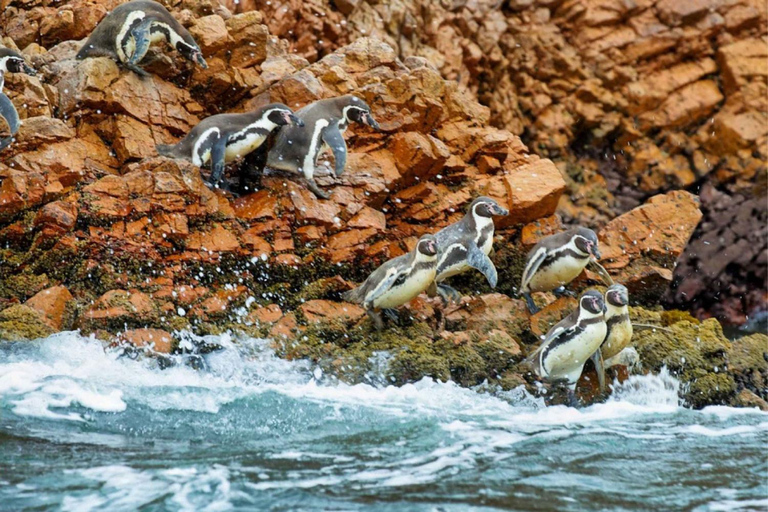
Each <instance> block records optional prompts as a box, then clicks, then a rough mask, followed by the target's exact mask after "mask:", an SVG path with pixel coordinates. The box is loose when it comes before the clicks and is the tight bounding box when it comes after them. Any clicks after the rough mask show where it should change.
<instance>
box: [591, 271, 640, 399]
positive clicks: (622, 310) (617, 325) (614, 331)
mask: <svg viewBox="0 0 768 512" xmlns="http://www.w3.org/2000/svg"><path fill="white" fill-rule="evenodd" d="M604 302H605V307H606V311H605V324H606V326H607V328H608V330H607V331H606V335H605V339H604V340H603V343H602V344H601V345H600V350H599V352H600V353H599V354H595V357H594V359H593V361H594V363H595V371H596V372H597V380H598V384H599V386H600V391H603V390H604V389H605V369H606V368H608V366H606V364H605V361H606V360H608V359H611V358H613V357H614V356H616V355H617V354H618V353H619V352H621V351H622V350H624V349H625V348H626V347H627V346H628V345H629V342H630V340H631V339H632V321H631V320H630V319H629V308H628V305H629V291H628V290H627V287H626V286H624V285H622V284H614V285H613V286H611V287H609V288H608V290H606V292H605V301H604Z"/></svg>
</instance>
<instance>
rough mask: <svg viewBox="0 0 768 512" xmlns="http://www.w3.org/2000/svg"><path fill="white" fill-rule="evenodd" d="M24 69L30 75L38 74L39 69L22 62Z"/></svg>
mask: <svg viewBox="0 0 768 512" xmlns="http://www.w3.org/2000/svg"><path fill="white" fill-rule="evenodd" d="M22 69H23V70H24V72H25V73H26V74H28V75H32V76H35V75H36V74H37V71H36V70H35V68H33V67H32V66H30V65H28V64H27V63H26V62H25V63H24V64H22Z"/></svg>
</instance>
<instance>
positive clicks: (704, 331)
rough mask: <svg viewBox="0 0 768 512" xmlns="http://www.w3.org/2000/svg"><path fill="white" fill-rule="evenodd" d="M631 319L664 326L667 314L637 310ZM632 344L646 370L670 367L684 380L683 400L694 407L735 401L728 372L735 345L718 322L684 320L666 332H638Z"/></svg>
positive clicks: (733, 387) (650, 330) (653, 370)
mask: <svg viewBox="0 0 768 512" xmlns="http://www.w3.org/2000/svg"><path fill="white" fill-rule="evenodd" d="M631 316H632V318H633V321H637V319H638V318H642V319H643V321H646V322H647V321H648V320H651V321H653V320H656V322H654V323H656V324H657V325H661V324H662V316H663V315H661V314H658V313H657V314H653V313H650V312H647V311H645V310H639V309H638V308H633V309H632V310H631ZM632 343H633V345H634V346H635V348H636V349H637V351H638V353H639V354H640V359H641V361H642V364H643V367H644V368H646V369H648V370H650V371H652V372H658V371H659V370H661V368H662V367H665V366H666V367H667V368H668V369H669V371H670V372H671V373H672V374H673V375H675V376H676V377H678V378H679V379H680V381H681V383H682V385H683V386H682V388H683V389H682V391H683V398H684V399H685V400H686V402H687V403H688V404H689V405H691V406H692V407H704V406H705V405H711V404H727V403H729V402H730V401H731V400H732V399H733V397H734V395H735V393H736V382H735V381H734V379H733V376H732V375H729V374H728V373H726V372H727V369H728V358H727V354H728V352H729V351H730V350H731V342H730V341H728V339H727V338H726V337H725V336H724V335H723V329H722V326H721V325H720V323H719V322H718V321H717V320H714V319H709V320H706V321H704V322H702V323H700V324H699V323H694V322H690V321H688V320H681V321H676V322H674V323H672V324H670V325H668V326H667V327H666V328H665V329H663V330H661V329H644V330H638V331H637V332H636V333H635V335H634V336H633V340H632Z"/></svg>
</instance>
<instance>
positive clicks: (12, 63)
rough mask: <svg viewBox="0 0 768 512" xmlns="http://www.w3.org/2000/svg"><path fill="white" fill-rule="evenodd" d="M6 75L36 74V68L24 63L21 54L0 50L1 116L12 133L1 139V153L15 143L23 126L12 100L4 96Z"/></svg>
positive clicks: (9, 50)
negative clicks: (15, 138)
mask: <svg viewBox="0 0 768 512" xmlns="http://www.w3.org/2000/svg"><path fill="white" fill-rule="evenodd" d="M5 73H26V74H28V75H35V74H36V72H35V70H34V68H32V67H31V66H29V65H28V64H27V63H26V62H25V61H24V57H22V56H21V54H20V53H18V52H15V51H13V50H11V49H10V48H0V116H2V118H3V119H5V122H6V123H7V124H8V130H9V131H10V133H11V134H10V135H9V136H8V137H4V138H0V151H2V150H3V149H5V148H6V147H8V146H9V145H10V144H11V142H13V136H14V135H16V132H18V131H19V126H20V125H21V121H19V113H18V112H16V107H14V106H13V103H12V102H11V99H10V98H9V97H8V96H6V95H5V94H3V85H4V84H5Z"/></svg>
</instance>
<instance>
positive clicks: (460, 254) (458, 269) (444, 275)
mask: <svg viewBox="0 0 768 512" xmlns="http://www.w3.org/2000/svg"><path fill="white" fill-rule="evenodd" d="M468 252H469V251H467V248H466V247H464V244H462V243H454V244H452V245H450V246H448V248H447V249H446V250H445V251H444V253H443V255H442V257H441V258H440V261H439V263H438V266H437V278H436V281H438V282H439V281H443V280H445V279H448V278H449V277H451V276H455V275H457V274H461V273H462V272H464V271H466V270H467V269H469V268H470V267H469V264H467V254H468Z"/></svg>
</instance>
